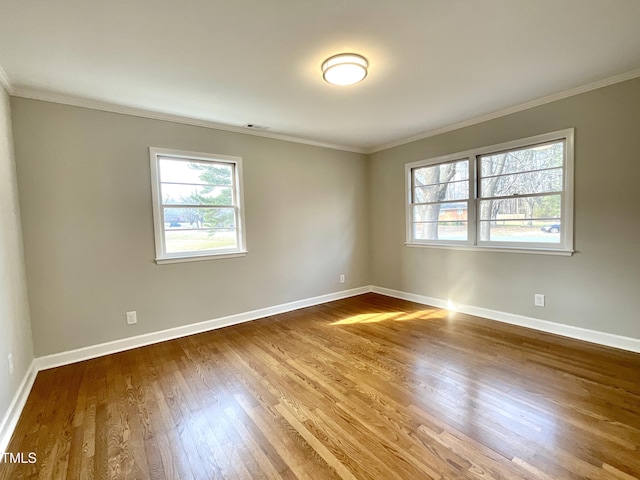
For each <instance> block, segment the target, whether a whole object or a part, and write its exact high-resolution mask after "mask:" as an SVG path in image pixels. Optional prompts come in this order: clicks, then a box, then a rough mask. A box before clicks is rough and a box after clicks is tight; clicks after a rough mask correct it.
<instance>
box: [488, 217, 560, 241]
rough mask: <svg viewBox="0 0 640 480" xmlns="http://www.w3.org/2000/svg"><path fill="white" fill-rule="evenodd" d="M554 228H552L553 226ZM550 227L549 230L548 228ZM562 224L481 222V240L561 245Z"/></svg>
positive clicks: (512, 221) (516, 221) (517, 221)
mask: <svg viewBox="0 0 640 480" xmlns="http://www.w3.org/2000/svg"><path fill="white" fill-rule="evenodd" d="M552 225H553V226H554V227H551V226H552ZM547 227H548V228H547ZM560 229H561V224H560V222H557V223H550V222H532V223H529V222H523V221H520V220H506V221H504V220H503V221H499V222H493V221H489V220H482V221H481V222H480V240H482V241H484V242H512V243H518V242H519V243H560Z"/></svg>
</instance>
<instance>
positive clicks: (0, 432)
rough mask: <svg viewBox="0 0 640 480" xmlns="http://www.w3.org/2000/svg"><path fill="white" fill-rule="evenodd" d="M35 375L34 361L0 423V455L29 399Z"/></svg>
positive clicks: (36, 371)
mask: <svg viewBox="0 0 640 480" xmlns="http://www.w3.org/2000/svg"><path fill="white" fill-rule="evenodd" d="M37 374H38V370H37V369H36V361H35V360H34V361H32V362H31V365H29V368H28V369H27V371H26V373H25V374H24V378H23V379H22V382H21V383H20V386H19V387H18V391H17V392H16V394H15V395H14V397H13V400H12V401H11V403H10V404H9V408H8V409H7V412H6V413H5V415H4V417H3V418H2V421H1V422H0V453H1V452H5V451H6V450H7V446H8V445H9V441H10V440H11V436H12V435H13V432H14V430H15V428H16V425H17V424H18V420H19V419H20V415H21V414H22V410H23V409H24V406H25V404H26V403H27V398H29V393H31V387H33V382H34V381H35V380H36V375H37Z"/></svg>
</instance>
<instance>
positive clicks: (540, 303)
mask: <svg viewBox="0 0 640 480" xmlns="http://www.w3.org/2000/svg"><path fill="white" fill-rule="evenodd" d="M533 304H534V305H535V306H536V307H544V295H542V294H541V293H536V294H535V295H534V296H533Z"/></svg>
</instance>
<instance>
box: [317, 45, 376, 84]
mask: <svg viewBox="0 0 640 480" xmlns="http://www.w3.org/2000/svg"><path fill="white" fill-rule="evenodd" d="M368 66H369V62H367V59H366V58H364V57H363V56H361V55H357V54H355V53H341V54H339V55H334V56H333V57H330V58H327V59H326V60H325V61H324V63H323V64H322V78H324V79H325V81H327V82H329V83H331V84H333V85H353V84H354V83H358V82H360V81H362V80H363V79H364V77H366V76H367V67H368Z"/></svg>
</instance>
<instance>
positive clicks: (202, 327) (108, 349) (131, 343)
mask: <svg viewBox="0 0 640 480" xmlns="http://www.w3.org/2000/svg"><path fill="white" fill-rule="evenodd" d="M370 291H371V287H369V286H366V287H359V288H352V289H350V290H342V291H340V292H334V293H328V294H326V295H320V296H319V297H312V298H306V299H303V300H298V301H295V302H290V303H283V304H281V305H276V306H273V307H267V308H260V309H258V310H252V311H250V312H244V313H238V314H235V315H229V316H226V317H220V318H216V319H213V320H206V321H204V322H199V323H193V324H191V325H184V326H181V327H176V328H170V329H168V330H161V331H159V332H152V333H145V334H144V335H138V336H135V337H128V338H123V339H121V340H114V341H112V342H107V343H101V344H98V345H92V346H90V347H84V348H79V349H77V350H70V351H68V352H62V353H54V354H53V355H46V356H44V357H38V358H36V360H35V366H36V370H37V371H41V370H47V369H49V368H54V367H60V366H62V365H69V364H71V363H76V362H81V361H83V360H90V359H92V358H97V357H102V356H104V355H109V354H112V353H117V352H122V351H125V350H131V349H133V348H138V347H144V346H146V345H151V344H154V343H160V342H165V341H167V340H173V339H175V338H180V337H186V336H188V335H194V334H196V333H202V332H208V331H209V330H216V329H218V328H223V327H229V326H231V325H236V324H238V323H244V322H250V321H251V320H257V319H258V318H264V317H269V316H271V315H277V314H279V313H285V312H290V311H292V310H298V309H300V308H305V307H311V306H313V305H319V304H321V303H326V302H332V301H334V300H340V299H342V298H347V297H353V296H355V295H361V294H363V293H367V292H370Z"/></svg>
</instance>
